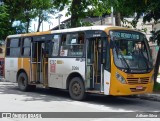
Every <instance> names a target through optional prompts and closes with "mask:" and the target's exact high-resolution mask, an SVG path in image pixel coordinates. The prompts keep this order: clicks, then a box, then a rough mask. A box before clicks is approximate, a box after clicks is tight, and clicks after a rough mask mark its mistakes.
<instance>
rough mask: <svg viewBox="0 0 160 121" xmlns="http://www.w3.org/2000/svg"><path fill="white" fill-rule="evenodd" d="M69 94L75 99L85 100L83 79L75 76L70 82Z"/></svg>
mask: <svg viewBox="0 0 160 121" xmlns="http://www.w3.org/2000/svg"><path fill="white" fill-rule="evenodd" d="M69 94H70V96H71V98H72V99H74V100H83V99H85V97H86V93H85V88H84V83H83V80H82V79H81V78H79V77H75V78H73V79H72V80H71V82H70V83H69Z"/></svg>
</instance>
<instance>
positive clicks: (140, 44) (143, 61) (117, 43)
mask: <svg viewBox="0 0 160 121" xmlns="http://www.w3.org/2000/svg"><path fill="white" fill-rule="evenodd" d="M110 34H111V41H112V43H113V57H114V63H115V65H116V66H117V67H119V68H121V69H126V71H129V72H135V73H137V72H149V71H150V70H151V69H152V67H153V65H152V59H151V55H150V52H149V46H148V43H147V39H146V38H145V36H144V35H143V34H141V33H138V32H130V31H129V32H128V31H111V32H110Z"/></svg>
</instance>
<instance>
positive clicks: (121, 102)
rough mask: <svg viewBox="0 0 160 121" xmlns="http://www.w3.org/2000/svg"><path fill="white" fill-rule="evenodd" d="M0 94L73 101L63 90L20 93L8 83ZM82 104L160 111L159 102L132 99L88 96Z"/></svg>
mask: <svg viewBox="0 0 160 121" xmlns="http://www.w3.org/2000/svg"><path fill="white" fill-rule="evenodd" d="M0 94H8V96H9V95H10V94H13V95H15V98H16V95H23V96H25V98H24V99H23V101H37V100H41V101H44V102H51V101H68V102H72V101H73V100H72V99H70V96H69V93H68V91H65V90H60V89H43V88H37V89H36V90H35V92H22V91H20V90H19V89H18V86H16V84H13V83H8V82H5V83H4V82H0ZM83 102H84V103H88V104H94V105H99V106H105V107H106V106H107V107H108V106H109V107H112V108H115V109H117V110H118V109H125V110H128V111H130V110H132V111H133V110H134V111H159V109H160V105H159V102H152V101H146V100H141V99H139V98H134V97H112V96H103V95H95V94H94V95H93V94H88V95H87V99H86V100H85V101H83ZM83 102H82V103H83ZM148 109H149V110H148Z"/></svg>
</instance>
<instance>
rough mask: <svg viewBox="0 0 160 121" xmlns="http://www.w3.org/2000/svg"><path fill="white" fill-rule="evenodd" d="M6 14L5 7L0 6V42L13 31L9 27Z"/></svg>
mask: <svg viewBox="0 0 160 121" xmlns="http://www.w3.org/2000/svg"><path fill="white" fill-rule="evenodd" d="M7 12H8V9H7V6H5V5H3V6H0V40H5V38H6V36H7V35H8V34H12V33H14V30H15V29H14V28H12V27H11V23H10V22H9V20H10V19H9V14H8V13H7Z"/></svg>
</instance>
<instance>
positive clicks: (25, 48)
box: [22, 38, 31, 56]
mask: <svg viewBox="0 0 160 121" xmlns="http://www.w3.org/2000/svg"><path fill="white" fill-rule="evenodd" d="M30 47H31V38H24V39H23V41H22V56H30Z"/></svg>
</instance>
